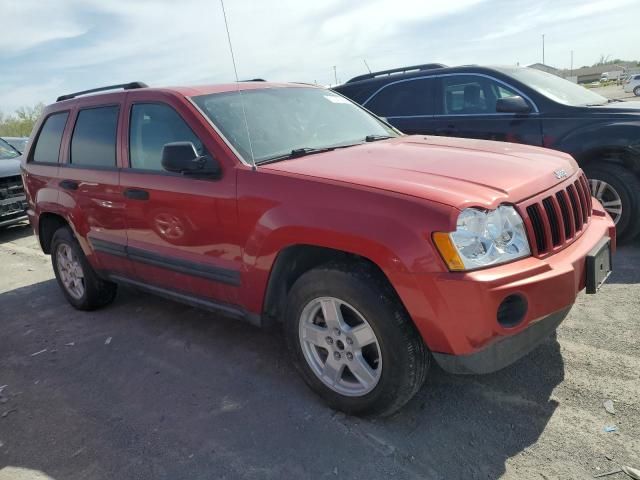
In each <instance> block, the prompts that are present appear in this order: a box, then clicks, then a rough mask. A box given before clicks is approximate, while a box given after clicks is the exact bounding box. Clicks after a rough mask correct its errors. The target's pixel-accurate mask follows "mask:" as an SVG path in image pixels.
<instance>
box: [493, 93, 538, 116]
mask: <svg viewBox="0 0 640 480" xmlns="http://www.w3.org/2000/svg"><path fill="white" fill-rule="evenodd" d="M530 111H531V106H530V105H529V104H528V103H527V101H526V100H525V99H524V98H522V97H520V96H518V95H516V96H513V97H505V98H499V99H498V100H496V112H499V113H529V112H530Z"/></svg>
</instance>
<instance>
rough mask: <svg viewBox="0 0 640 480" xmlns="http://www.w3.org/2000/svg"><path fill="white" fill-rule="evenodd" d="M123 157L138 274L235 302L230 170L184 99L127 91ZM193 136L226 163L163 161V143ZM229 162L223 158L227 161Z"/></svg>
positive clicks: (236, 257) (203, 151)
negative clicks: (200, 166) (202, 173)
mask: <svg viewBox="0 0 640 480" xmlns="http://www.w3.org/2000/svg"><path fill="white" fill-rule="evenodd" d="M127 98H128V100H127V107H126V108H127V134H126V135H125V138H126V142H127V143H126V145H125V147H124V149H123V155H125V156H126V157H127V159H128V162H127V167H128V168H125V169H123V171H122V176H121V184H122V188H123V189H124V195H125V198H126V202H127V208H126V222H127V231H128V247H127V251H128V253H129V257H130V258H131V260H132V262H133V265H134V268H135V273H136V277H137V279H138V281H141V282H142V283H144V284H146V285H148V286H155V287H160V288H163V289H168V290H171V291H174V292H175V291H178V292H183V293H185V294H189V295H191V296H196V297H202V298H204V299H206V300H214V301H217V302H222V303H228V304H237V303H238V291H239V285H240V261H241V252H240V249H239V247H238V242H237V240H236V238H235V232H236V231H237V225H236V222H237V210H236V178H235V170H233V169H232V168H225V161H224V158H223V155H224V153H223V151H222V149H221V148H220V147H219V145H218V144H217V143H216V142H215V141H214V139H213V138H212V137H211V135H210V134H209V132H208V126H206V125H204V124H203V120H202V118H200V117H199V115H200V114H199V113H197V112H196V111H195V108H194V107H193V106H191V105H190V104H189V103H187V100H185V99H182V98H176V97H174V96H173V95H162V94H157V93H153V92H144V91H140V92H129V93H128V94H127ZM172 142H192V143H193V144H194V145H195V147H196V149H197V151H198V153H199V154H200V155H206V156H207V157H209V158H210V159H211V158H212V157H213V158H215V159H216V161H217V162H218V163H219V164H221V166H222V168H223V172H222V175H221V176H220V177H219V178H205V177H200V178H199V177H193V176H184V175H180V174H177V173H171V172H168V171H166V170H164V169H163V168H162V164H161V153H162V147H163V146H164V145H165V144H167V143H172ZM227 165H228V162H227Z"/></svg>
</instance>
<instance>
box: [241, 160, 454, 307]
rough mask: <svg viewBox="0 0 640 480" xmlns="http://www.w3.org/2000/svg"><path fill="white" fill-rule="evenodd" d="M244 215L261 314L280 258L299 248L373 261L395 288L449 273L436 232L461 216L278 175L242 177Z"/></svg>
mask: <svg viewBox="0 0 640 480" xmlns="http://www.w3.org/2000/svg"><path fill="white" fill-rule="evenodd" d="M265 175H268V176H269V178H268V179H267V178H264V177H263V176H265ZM260 177H263V179H262V180H261V179H260ZM249 192H250V196H249ZM238 208H239V217H240V219H241V223H242V227H241V230H244V231H245V232H246V235H245V238H246V239H247V241H246V244H245V245H244V249H243V262H242V263H243V266H244V272H243V284H244V285H246V286H247V289H248V290H249V291H250V292H253V293H254V294H255V295H253V294H252V295H250V298H249V300H250V302H249V303H250V304H251V309H252V310H253V311H259V310H260V308H261V305H262V300H263V298H264V294H265V291H266V286H267V282H268V279H269V275H270V272H271V269H272V267H273V264H274V262H275V260H276V257H277V255H278V253H279V252H280V251H282V250H283V249H285V248H287V247H290V246H293V245H309V246H316V247H324V248H330V249H333V250H339V251H342V252H347V253H351V254H355V255H359V256H362V257H365V258H367V259H368V260H370V261H371V262H373V263H374V264H376V265H377V266H378V267H379V268H380V269H381V270H382V272H383V273H385V275H386V276H387V278H389V280H390V281H391V282H392V284H394V279H395V278H405V277H406V274H407V273H409V272H411V273H429V272H442V271H443V270H444V269H445V267H444V264H443V263H442V260H441V259H440V256H439V255H438V254H437V252H435V249H434V247H433V246H432V243H431V232H433V231H438V230H446V229H448V228H450V227H451V225H452V224H455V217H456V216H457V210H455V209H454V208H452V207H449V206H445V205H442V204H438V203H432V202H428V201H424V200H421V199H417V198H413V197H406V196H402V195H398V194H393V193H390V192H383V191H379V190H373V189H364V188H359V187H357V186H353V185H337V184H335V183H334V184H330V183H324V182H321V181H314V180H312V179H308V178H300V177H295V176H289V175H284V174H274V173H271V172H263V174H262V175H258V174H256V173H255V172H243V173H242V174H240V175H239V176H238ZM394 287H395V288H396V290H398V288H399V286H398V285H395V284H394ZM399 293H400V292H399Z"/></svg>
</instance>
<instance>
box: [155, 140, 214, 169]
mask: <svg viewBox="0 0 640 480" xmlns="http://www.w3.org/2000/svg"><path fill="white" fill-rule="evenodd" d="M162 168H164V169H165V170H167V171H168V172H174V173H181V174H183V175H203V176H218V175H220V173H221V172H220V165H218V162H216V161H215V159H213V158H211V157H209V156H207V155H202V156H201V155H198V151H197V150H196V147H195V145H194V144H193V143H192V142H173V143H167V144H165V145H164V147H162Z"/></svg>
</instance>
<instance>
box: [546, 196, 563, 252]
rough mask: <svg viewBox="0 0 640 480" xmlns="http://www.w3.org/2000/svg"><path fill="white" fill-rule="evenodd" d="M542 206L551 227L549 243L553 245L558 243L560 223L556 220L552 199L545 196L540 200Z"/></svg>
mask: <svg viewBox="0 0 640 480" xmlns="http://www.w3.org/2000/svg"><path fill="white" fill-rule="evenodd" d="M542 206H543V207H544V211H545V212H546V213H547V219H548V220H549V227H551V243H552V244H553V246H554V247H555V246H557V245H560V225H559V222H558V215H556V210H555V207H554V206H553V200H552V199H551V197H547V198H545V199H544V200H542Z"/></svg>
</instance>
